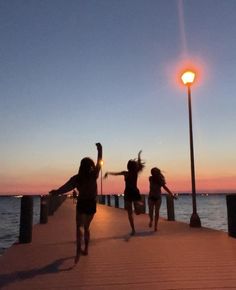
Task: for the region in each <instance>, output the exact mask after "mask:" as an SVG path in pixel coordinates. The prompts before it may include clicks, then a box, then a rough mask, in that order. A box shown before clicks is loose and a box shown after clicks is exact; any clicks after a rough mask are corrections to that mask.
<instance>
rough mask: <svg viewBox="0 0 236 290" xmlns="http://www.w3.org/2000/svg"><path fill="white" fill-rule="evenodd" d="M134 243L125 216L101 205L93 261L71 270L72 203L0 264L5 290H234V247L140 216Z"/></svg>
mask: <svg viewBox="0 0 236 290" xmlns="http://www.w3.org/2000/svg"><path fill="white" fill-rule="evenodd" d="M135 223H136V231H137V235H136V236H132V237H130V236H129V225H128V220H127V216H126V212H125V211H124V210H122V209H115V208H111V207H108V206H104V205H98V211H97V214H96V216H95V218H94V220H93V223H92V226H91V244H90V251H89V255H88V256H81V258H80V261H79V263H78V264H77V265H76V266H75V267H73V261H74V260H73V258H74V253H75V205H74V204H73V203H72V200H69V199H68V200H66V201H65V202H64V203H63V205H62V206H61V207H60V208H59V210H58V211H57V212H56V213H54V215H53V216H52V217H50V218H49V222H48V223H47V224H46V225H36V226H35V227H34V230H33V241H32V243H30V244H21V245H20V244H18V245H17V244H16V245H14V246H12V247H11V248H10V249H8V250H7V251H6V252H5V254H4V255H3V256H2V257H0V289H3V290H6V289H8V290H28V289H30V290H34V289H35V290H59V289H61V290H65V289H66V290H73V289H84V290H94V289H98V290H99V289H103V290H110V289H112V290H118V289H131V288H132V289H138V290H139V289H145V290H146V289H236V239H234V238H230V237H229V236H228V235H227V233H224V232H220V231H214V230H210V229H206V228H198V229H196V228H195V229H194V228H190V227H189V225H187V224H184V223H179V222H168V221H166V220H164V219H161V221H160V224H159V231H158V232H157V233H154V232H152V231H151V230H150V229H149V228H148V227H147V224H148V218H147V215H140V216H135Z"/></svg>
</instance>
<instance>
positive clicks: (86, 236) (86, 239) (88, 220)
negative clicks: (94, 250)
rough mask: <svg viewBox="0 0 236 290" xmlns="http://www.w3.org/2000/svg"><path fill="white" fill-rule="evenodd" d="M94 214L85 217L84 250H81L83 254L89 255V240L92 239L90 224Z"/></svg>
mask: <svg viewBox="0 0 236 290" xmlns="http://www.w3.org/2000/svg"><path fill="white" fill-rule="evenodd" d="M93 216H94V215H86V216H85V217H84V250H83V251H81V252H82V253H83V255H85V256H87V255H88V247H89V241H90V231H89V226H90V223H91V221H92V219H93Z"/></svg>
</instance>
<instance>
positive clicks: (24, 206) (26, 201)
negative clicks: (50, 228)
mask: <svg viewBox="0 0 236 290" xmlns="http://www.w3.org/2000/svg"><path fill="white" fill-rule="evenodd" d="M32 227H33V197H32V196H29V195H28V196H23V197H22V198H21V212H20V235H19V243H20V244H23V243H30V242H31V241H32Z"/></svg>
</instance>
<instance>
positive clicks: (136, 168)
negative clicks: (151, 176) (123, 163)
mask: <svg viewBox="0 0 236 290" xmlns="http://www.w3.org/2000/svg"><path fill="white" fill-rule="evenodd" d="M144 167H145V162H143V161H142V160H141V159H138V160H136V159H130V160H129V161H128V163H127V169H128V171H129V172H132V173H139V172H141V171H142V170H143V168H144Z"/></svg>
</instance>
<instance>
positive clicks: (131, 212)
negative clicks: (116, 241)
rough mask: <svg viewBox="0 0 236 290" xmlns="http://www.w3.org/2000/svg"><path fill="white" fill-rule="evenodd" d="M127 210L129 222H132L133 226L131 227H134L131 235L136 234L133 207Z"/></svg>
mask: <svg viewBox="0 0 236 290" xmlns="http://www.w3.org/2000/svg"><path fill="white" fill-rule="evenodd" d="M127 212H128V219H129V223H130V226H131V229H132V232H131V235H132V236H133V235H135V228H134V218H133V211H132V209H131V210H128V211H127Z"/></svg>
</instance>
